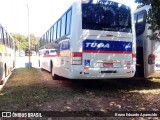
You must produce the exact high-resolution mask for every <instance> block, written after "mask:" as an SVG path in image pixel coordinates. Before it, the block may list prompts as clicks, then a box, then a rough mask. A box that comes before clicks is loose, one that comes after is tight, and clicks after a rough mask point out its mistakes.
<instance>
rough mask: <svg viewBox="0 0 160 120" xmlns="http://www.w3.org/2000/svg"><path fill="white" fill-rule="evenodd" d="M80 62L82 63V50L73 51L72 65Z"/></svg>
mask: <svg viewBox="0 0 160 120" xmlns="http://www.w3.org/2000/svg"><path fill="white" fill-rule="evenodd" d="M81 64H82V52H73V53H72V65H81Z"/></svg>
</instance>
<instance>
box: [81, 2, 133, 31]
mask: <svg viewBox="0 0 160 120" xmlns="http://www.w3.org/2000/svg"><path fill="white" fill-rule="evenodd" d="M82 29H91V30H104V31H119V32H131V11H130V8H128V7H125V6H124V5H121V6H119V5H118V4H113V5H109V4H100V3H98V4H84V3H83V4H82Z"/></svg>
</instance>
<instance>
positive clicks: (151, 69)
mask: <svg viewBox="0 0 160 120" xmlns="http://www.w3.org/2000/svg"><path fill="white" fill-rule="evenodd" d="M150 8H151V6H150V5H147V6H144V7H141V8H139V9H137V10H136V11H135V13H134V18H135V26H136V27H135V28H136V41H137V67H136V76H140V77H145V78H152V77H155V78H156V77H160V42H159V41H158V40H151V39H150V37H148V36H152V35H153V34H155V33H153V32H152V30H151V29H149V26H150V24H149V23H147V20H146V18H147V14H148V11H149V9H150Z"/></svg>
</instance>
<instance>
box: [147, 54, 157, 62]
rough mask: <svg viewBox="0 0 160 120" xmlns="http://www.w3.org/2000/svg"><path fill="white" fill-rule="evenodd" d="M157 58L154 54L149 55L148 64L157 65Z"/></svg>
mask: <svg viewBox="0 0 160 120" xmlns="http://www.w3.org/2000/svg"><path fill="white" fill-rule="evenodd" d="M155 58H156V56H155V55H154V54H149V55H148V64H155Z"/></svg>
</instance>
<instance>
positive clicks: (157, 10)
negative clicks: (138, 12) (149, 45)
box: [135, 0, 160, 38]
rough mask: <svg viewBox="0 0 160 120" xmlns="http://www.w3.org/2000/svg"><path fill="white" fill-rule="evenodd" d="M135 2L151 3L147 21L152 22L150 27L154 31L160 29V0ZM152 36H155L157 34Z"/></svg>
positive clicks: (139, 0) (139, 1) (137, 0)
mask: <svg viewBox="0 0 160 120" xmlns="http://www.w3.org/2000/svg"><path fill="white" fill-rule="evenodd" d="M135 2H137V3H141V4H142V5H151V7H152V9H150V10H149V14H148V17H147V22H148V23H150V24H151V27H150V29H151V30H153V32H155V31H158V30H160V7H159V6H160V0H135ZM158 34H159V33H158ZM151 38H155V36H152V37H151Z"/></svg>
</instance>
